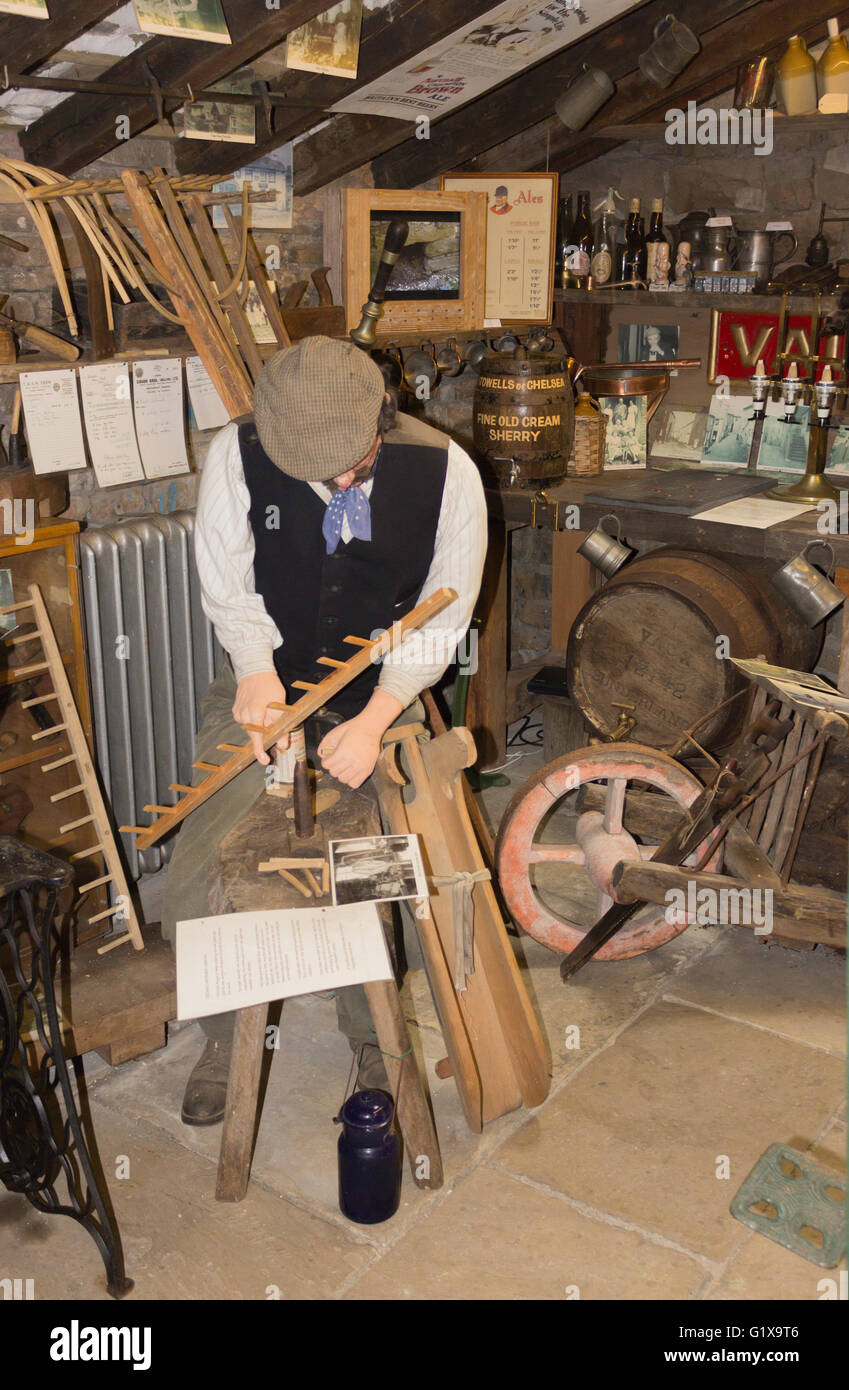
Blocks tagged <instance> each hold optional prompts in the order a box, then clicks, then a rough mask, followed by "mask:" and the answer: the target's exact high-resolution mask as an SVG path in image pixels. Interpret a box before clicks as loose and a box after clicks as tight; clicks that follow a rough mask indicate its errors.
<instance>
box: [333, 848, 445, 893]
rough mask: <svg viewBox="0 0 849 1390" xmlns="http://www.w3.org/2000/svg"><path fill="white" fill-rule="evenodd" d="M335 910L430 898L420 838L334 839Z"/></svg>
mask: <svg viewBox="0 0 849 1390" xmlns="http://www.w3.org/2000/svg"><path fill="white" fill-rule="evenodd" d="M328 849H329V851H330V882H331V888H332V892H333V905H334V907H342V906H344V905H345V904H346V903H385V902H395V901H397V899H399V898H424V897H427V875H426V874H425V871H424V865H423V863H422V856H421V850H420V849H419V842H418V837H417V836H416V835H363V836H360V837H358V838H357V839H354V840H331V841H330V843H329V845H328Z"/></svg>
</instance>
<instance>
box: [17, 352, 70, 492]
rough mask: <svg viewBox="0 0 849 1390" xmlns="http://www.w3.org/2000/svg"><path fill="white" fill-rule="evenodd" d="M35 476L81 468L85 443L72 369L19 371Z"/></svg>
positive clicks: (19, 382)
mask: <svg viewBox="0 0 849 1390" xmlns="http://www.w3.org/2000/svg"><path fill="white" fill-rule="evenodd" d="M18 384H19V386H20V388H21V400H22V402H23V407H24V420H25V422H26V427H27V440H28V441H29V451H30V457H31V458H32V466H33V471H34V472H35V473H65V472H66V471H67V470H69V469H72V468H85V466H86V456H85V443H84V442H83V422H82V415H81V413H80V398H79V394H78V392H77V374H76V372H75V371H74V370H73V369H70V368H69V369H67V370H60V371H57V372H21V374H20V377H19V378H18Z"/></svg>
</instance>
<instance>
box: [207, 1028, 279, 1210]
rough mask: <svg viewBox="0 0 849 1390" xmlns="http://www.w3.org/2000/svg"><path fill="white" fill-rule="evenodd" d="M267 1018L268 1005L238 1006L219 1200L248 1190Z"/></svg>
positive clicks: (228, 1199) (217, 1188)
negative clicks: (248, 1007) (239, 1007)
mask: <svg viewBox="0 0 849 1390" xmlns="http://www.w3.org/2000/svg"><path fill="white" fill-rule="evenodd" d="M267 1019H268V1005H267V1004H255V1005H253V1006H252V1007H251V1008H250V1009H239V1011H238V1013H237V1014H236V1028H235V1032H234V1034H233V1057H232V1060H231V1062H230V1077H229V1080H228V1082H227V1104H226V1109H225V1111H224V1133H223V1134H222V1136H221V1152H220V1154H219V1157H218V1181H217V1182H216V1185H215V1200H216V1201H217V1202H241V1200H242V1198H243V1197H244V1195H245V1193H246V1192H247V1190H248V1183H249V1181H250V1176H251V1157H252V1155H253V1146H254V1134H255V1132H256V1126H257V1108H258V1105H259V1081H260V1073H261V1071H262V1059H263V1056H264V1048H265V1025H266V1020H267Z"/></svg>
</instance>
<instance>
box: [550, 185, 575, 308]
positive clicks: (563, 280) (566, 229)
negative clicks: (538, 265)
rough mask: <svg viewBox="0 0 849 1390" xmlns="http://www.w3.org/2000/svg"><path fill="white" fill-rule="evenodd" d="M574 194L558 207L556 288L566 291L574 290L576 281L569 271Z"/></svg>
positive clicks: (555, 262)
mask: <svg viewBox="0 0 849 1390" xmlns="http://www.w3.org/2000/svg"><path fill="white" fill-rule="evenodd" d="M572 231H573V223H572V194H571V193H570V194H569V196H568V197H567V198H561V199H560V202H559V203H558V205H557V251H556V255H555V261H554V288H555V289H558V290H566V289H569V288H570V287H571V288H574V285H575V281H574V278H573V276H572V275H571V273H570V270H569V254H568V248H569V247H570V246H571V245H572V244H573V242H574V237H573V235H572Z"/></svg>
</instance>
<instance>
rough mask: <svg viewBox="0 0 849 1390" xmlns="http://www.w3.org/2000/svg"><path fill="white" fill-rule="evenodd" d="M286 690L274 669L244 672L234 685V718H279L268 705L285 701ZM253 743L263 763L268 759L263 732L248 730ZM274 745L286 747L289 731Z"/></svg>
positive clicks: (261, 721)
mask: <svg viewBox="0 0 849 1390" xmlns="http://www.w3.org/2000/svg"><path fill="white" fill-rule="evenodd" d="M285 703H286V691H285V689H284V688H283V685H282V684H281V681H280V679H279V677H278V676H277V674H276V672H275V671H259V672H257V674H256V675H254V676H243V677H242V679H241V680H240V681H239V684H238V686H237V688H236V699H235V702H234V704H233V718H234V719H235V720H236V721H237V723H239V724H274V723H275V722H276V721H277V720H278V719H282V717H283V716H282V713H281V711H280V710H279V709H269V708H268V706H269V705H271V704H280V705H282V704H285ZM248 737H249V738H250V741H251V743H252V744H253V747H254V753H255V754H256V760H257V762H258V763H261V764H262V766H263V767H266V766H267V765H268V763H270V761H271V759H270V758H269V756H268V754H267V753H266V751H265V749H264V748H263V746H262V735H261V734H258V733H254V734H249V735H248ZM277 747H278V748H283V749H286V748H288V747H289V735H288V734H281V736H280V738H279V739H278V741H277Z"/></svg>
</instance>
